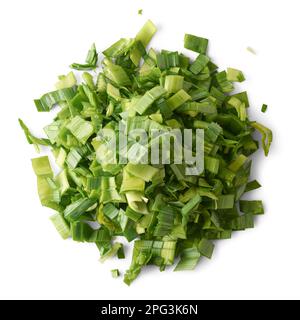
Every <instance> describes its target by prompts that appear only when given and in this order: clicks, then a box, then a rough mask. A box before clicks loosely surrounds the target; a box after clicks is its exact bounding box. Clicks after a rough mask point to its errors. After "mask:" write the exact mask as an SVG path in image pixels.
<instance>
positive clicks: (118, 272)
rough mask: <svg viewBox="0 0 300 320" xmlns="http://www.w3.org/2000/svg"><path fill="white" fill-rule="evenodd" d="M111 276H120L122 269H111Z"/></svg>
mask: <svg viewBox="0 0 300 320" xmlns="http://www.w3.org/2000/svg"><path fill="white" fill-rule="evenodd" d="M111 276H112V277H113V278H115V279H116V278H118V277H119V276H120V271H119V270H118V269H113V270H111Z"/></svg>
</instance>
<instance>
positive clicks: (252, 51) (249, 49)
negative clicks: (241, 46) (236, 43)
mask: <svg viewBox="0 0 300 320" xmlns="http://www.w3.org/2000/svg"><path fill="white" fill-rule="evenodd" d="M246 49H247V51H249V52H250V53H252V54H254V55H256V51H255V50H254V49H253V48H251V47H247V48H246Z"/></svg>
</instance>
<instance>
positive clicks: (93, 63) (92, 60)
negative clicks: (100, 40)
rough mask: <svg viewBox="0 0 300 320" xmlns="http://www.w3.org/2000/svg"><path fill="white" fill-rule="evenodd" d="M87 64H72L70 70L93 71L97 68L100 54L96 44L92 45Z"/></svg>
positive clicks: (86, 60)
mask: <svg viewBox="0 0 300 320" xmlns="http://www.w3.org/2000/svg"><path fill="white" fill-rule="evenodd" d="M85 62H86V63H85V64H81V63H72V64H71V66H70V68H72V69H75V70H92V69H95V68H96V67H97V62H98V53H97V50H96V46H95V44H94V43H93V44H92V46H91V48H90V50H89V51H88V54H87V57H86V59H85Z"/></svg>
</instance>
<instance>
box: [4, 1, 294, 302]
mask: <svg viewBox="0 0 300 320" xmlns="http://www.w3.org/2000/svg"><path fill="white" fill-rule="evenodd" d="M299 5H300V3H299V0H294V1H293V0H285V1H276V0H263V1H262V0H258V1H257V0H247V1H246V0H243V1H241V0H227V1H223V0H219V1H217V0H209V1H202V0H197V1H196V0H195V1H191V0H185V1H177V0H176V1H175V0H172V1H156V0H148V1H146V0H145V1H138V0H135V1H133V0H122V1H121V0H119V1H116V0H114V1H100V0H97V1H96V0H95V1H94V0H84V1H77V0H72V1H66V0H51V1H50V0H43V1H40V0H36V1H34V0H26V1H23V0H9V1H8V0H7V1H1V2H0V30H1V31H0V32H1V37H0V63H1V69H0V82H1V85H0V88H1V89H0V90H1V95H0V105H1V108H0V115H1V118H0V138H1V151H0V154H1V157H0V172H1V173H0V199H1V202H0V212H1V220H0V298H2V299H4V298H5V299H10V298H18V299H24V298H26V299H46V298H50V299H63V298H64V299H79V298H80V299H137V298H140V299H153V298H155V299H248V298H249V299H279V298H283V299H285V298H286V299H287V298H300V289H299V288H300V276H299V271H300V250H299V243H300V241H299V238H300V232H299V227H300V210H299V202H298V201H299V198H300V189H299V181H300V175H299V163H300V162H299V130H298V129H299V126H300V123H299V118H300V105H299V90H300V89H299V88H300V82H299V71H300V68H299V59H300V40H299V30H300V19H299V13H300V10H299V9H300V7H299ZM140 8H142V9H143V10H144V14H143V15H142V16H139V15H138V14H137V10H138V9H140ZM148 18H151V19H152V20H153V21H154V22H155V23H156V25H157V26H158V28H159V31H158V33H157V36H156V37H155V40H154V41H153V43H152V45H153V46H154V47H155V48H163V49H164V48H166V49H170V50H182V48H183V37H184V33H193V34H196V35H200V36H204V37H207V38H209V39H210V50H209V52H210V55H211V56H212V57H213V59H214V61H215V62H216V63H217V64H218V65H219V66H220V68H226V67H228V66H230V67H236V68H240V69H242V70H243V71H244V73H245V75H246V77H247V81H246V82H245V83H243V84H242V88H244V89H246V90H248V92H249V95H250V98H251V104H252V108H251V112H250V113H251V117H252V118H255V119H257V120H258V121H261V122H263V123H265V124H266V125H267V126H269V127H271V128H272V129H273V131H274V143H273V145H272V148H271V152H270V156H269V157H268V158H264V156H263V154H262V152H260V153H259V154H257V156H255V159H254V160H255V165H254V166H255V168H256V169H255V170H254V172H253V176H255V177H256V178H258V179H259V181H260V182H261V183H262V185H263V188H261V189H259V190H257V191H255V192H254V193H253V194H252V197H253V199H255V198H258V199H260V198H261V199H263V200H264V203H265V207H266V215H265V216H262V217H259V219H258V221H257V225H256V226H257V228H255V229H253V230H248V231H245V232H241V233H238V234H235V235H234V236H233V238H232V239H231V240H227V241H223V242H219V243H217V246H216V251H215V254H214V256H213V259H212V260H211V261H209V260H202V262H201V263H200V264H199V267H198V268H197V270H196V271H195V272H182V273H174V272H172V271H171V270H169V271H166V272H164V273H160V272H159V271H158V270H156V269H154V268H148V269H146V270H145V271H144V272H143V273H142V274H141V276H140V277H139V278H138V280H137V281H136V282H134V283H133V284H132V286H131V287H127V286H126V285H124V284H123V282H122V281H121V279H113V278H112V277H111V275H110V270H111V269H112V268H115V267H119V268H120V269H121V270H123V271H124V270H125V269H126V268H127V266H128V265H129V260H126V261H118V260H113V261H109V262H107V263H105V264H101V263H100V262H99V261H98V251H97V249H96V248H95V247H94V246H93V245H91V246H90V245H87V244H78V243H75V242H72V241H63V240H62V239H61V238H60V237H59V235H58V234H57V232H56V230H55V229H54V228H53V226H52V224H51V223H50V221H49V220H48V216H49V215H50V214H51V210H50V209H46V208H43V207H41V205H40V203H39V200H38V196H37V192H36V185H35V176H34V174H33V172H32V169H31V164H30V158H32V157H34V156H36V154H35V152H34V149H33V147H32V146H30V145H28V144H27V143H26V141H25V138H24V136H23V133H22V132H21V130H20V128H19V126H18V123H17V118H18V117H21V118H22V119H23V120H24V121H25V122H26V123H28V124H29V125H30V127H31V128H32V129H33V131H34V132H35V133H41V132H42V131H41V128H42V127H43V126H44V125H46V124H47V123H48V122H50V120H51V118H52V115H50V114H47V113H45V114H41V113H40V114H39V113H37V112H36V111H35V106H34V104H33V102H32V100H33V98H36V97H39V96H40V95H41V94H42V93H44V92H47V91H50V90H51V89H53V84H54V83H55V82H56V76H57V75H59V74H63V73H66V72H68V65H69V64H70V63H72V62H74V61H79V62H80V61H82V60H83V59H84V58H85V54H86V51H87V49H88V48H89V46H90V45H91V43H92V42H94V41H95V42H96V44H97V48H98V50H99V51H101V50H103V49H105V48H106V47H107V46H108V45H110V44H111V43H112V42H114V41H115V40H117V39H119V38H120V37H130V36H134V35H135V33H136V32H137V31H138V30H139V28H140V27H141V26H142V25H143V23H144V22H145V21H146V19H148ZM247 46H251V47H253V48H254V49H255V50H256V51H257V55H256V56H255V55H253V54H251V53H249V52H248V51H247V50H246V47H247ZM184 52H186V51H184ZM262 103H267V104H268V105H269V109H268V111H267V113H266V114H263V113H261V111H260V107H261V105H262ZM128 256H129V255H128Z"/></svg>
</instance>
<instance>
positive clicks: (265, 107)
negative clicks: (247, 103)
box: [261, 104, 268, 113]
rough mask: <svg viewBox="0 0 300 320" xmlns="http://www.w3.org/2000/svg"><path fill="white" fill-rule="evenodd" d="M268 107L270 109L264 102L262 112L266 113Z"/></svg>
mask: <svg viewBox="0 0 300 320" xmlns="http://www.w3.org/2000/svg"><path fill="white" fill-rule="evenodd" d="M267 109H268V105H266V104H263V105H262V106H261V112H263V113H265V112H266V111H267Z"/></svg>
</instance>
